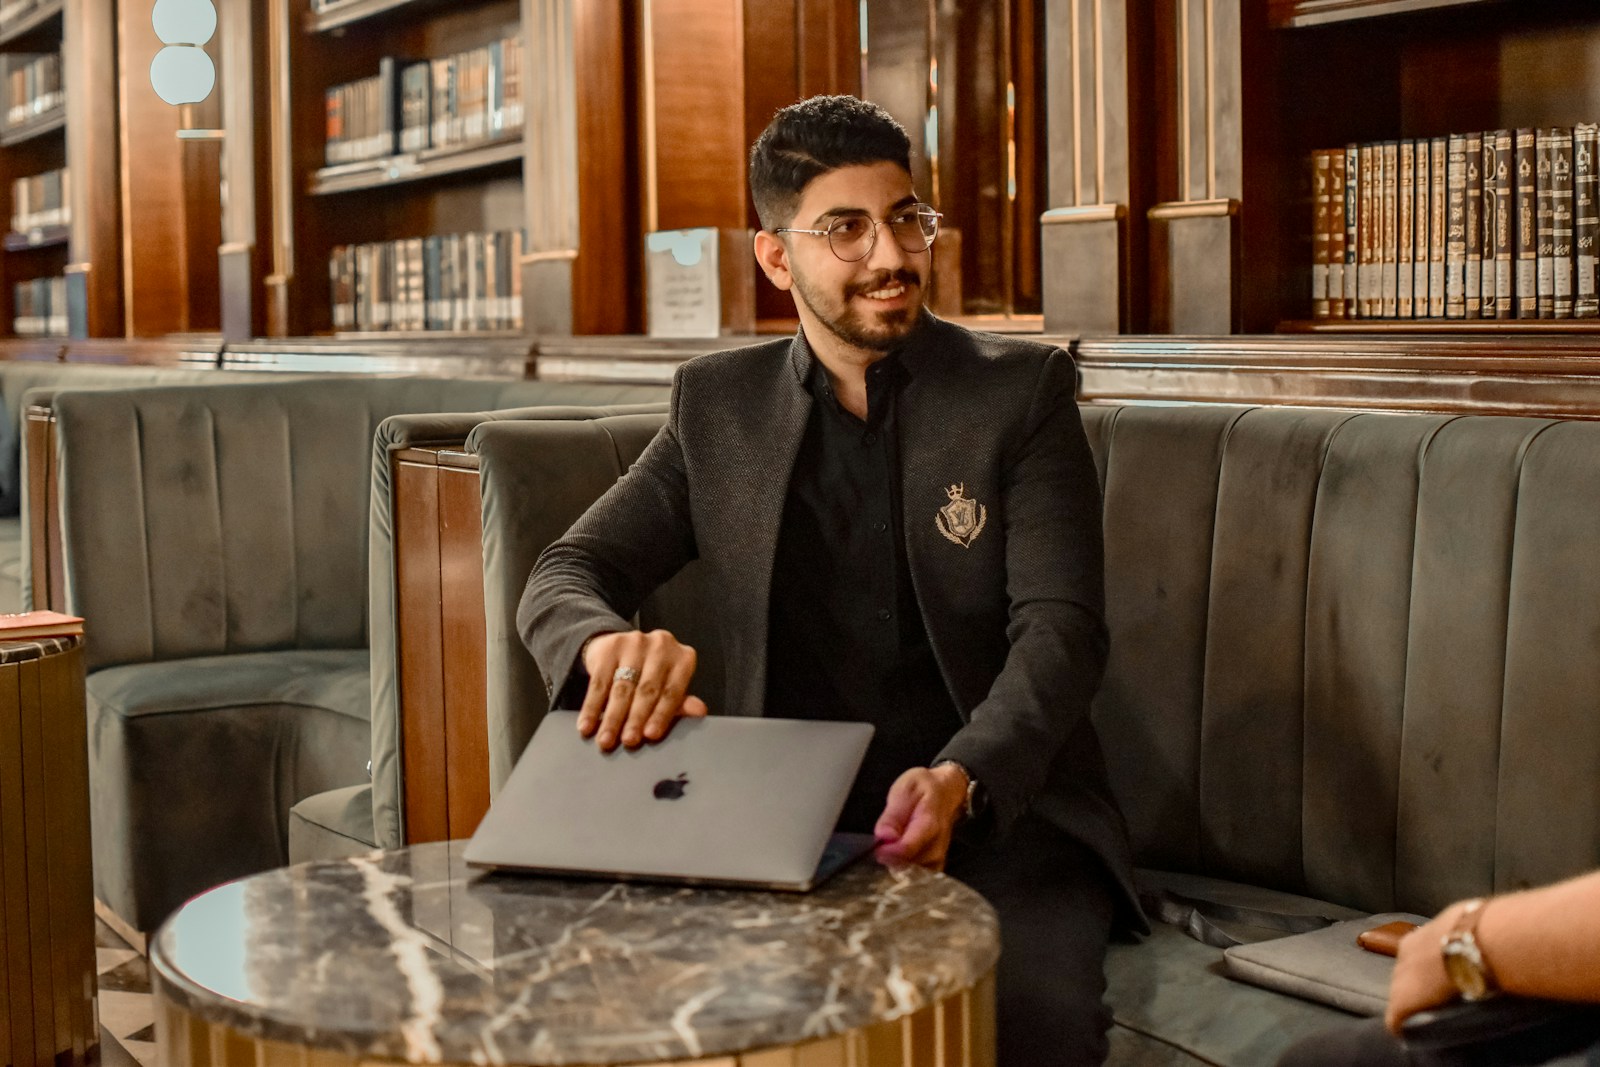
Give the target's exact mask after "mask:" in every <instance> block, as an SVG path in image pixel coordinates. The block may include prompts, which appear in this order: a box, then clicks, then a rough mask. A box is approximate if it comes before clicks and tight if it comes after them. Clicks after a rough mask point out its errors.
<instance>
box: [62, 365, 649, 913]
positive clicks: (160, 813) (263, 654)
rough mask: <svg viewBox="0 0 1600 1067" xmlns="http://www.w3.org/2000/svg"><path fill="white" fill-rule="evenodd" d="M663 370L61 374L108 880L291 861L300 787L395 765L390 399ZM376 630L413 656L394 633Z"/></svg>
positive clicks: (145, 906)
mask: <svg viewBox="0 0 1600 1067" xmlns="http://www.w3.org/2000/svg"><path fill="white" fill-rule="evenodd" d="M210 373H214V372H210ZM663 393H664V391H663V390H662V389H660V388H658V387H639V386H625V385H611V384H579V383H561V382H538V381H475V380H452V379H419V378H383V377H362V378H354V377H351V378H344V377H340V378H328V377H326V376H324V377H319V378H307V379H296V380H284V379H282V378H278V377H275V376H274V377H266V376H260V377H253V378H252V379H251V380H249V381H239V382H230V383H227V384H193V385H183V386H166V387H160V386H156V387H149V388H124V389H82V390H78V389H61V390H59V391H57V392H56V393H55V395H54V397H53V400H52V406H53V408H54V411H55V416H56V449H57V456H58V485H57V490H58V493H59V499H60V508H61V524H62V539H63V553H64V560H63V565H64V573H65V582H66V594H67V605H68V608H69V610H71V611H73V612H75V613H77V614H80V615H82V616H84V617H85V619H86V620H87V630H88V635H89V640H88V647H87V656H88V667H89V672H90V673H89V676H88V681H87V685H88V705H89V716H90V723H89V731H90V758H91V774H92V782H91V808H92V818H93V830H94V861H95V892H96V896H97V898H98V899H99V900H100V901H102V902H103V903H104V904H105V905H106V906H108V907H109V908H110V909H111V910H112V911H114V912H115V913H116V914H117V915H118V916H120V917H121V919H122V920H124V921H125V922H126V923H127V924H129V925H130V926H131V927H133V928H134V929H136V930H140V931H147V932H148V931H150V930H153V929H154V927H155V926H156V925H157V924H158V923H159V922H160V921H161V919H163V918H164V917H165V916H166V915H167V914H168V913H169V912H170V911H171V910H172V909H173V908H175V907H177V906H178V905H179V904H181V903H182V902H183V901H184V900H185V899H187V898H188V897H189V896H191V895H193V894H194V893H197V892H200V891H202V890H204V889H206V888H209V887H210V886H213V885H216V884H218V883H220V882H223V881H226V880H228V879H231V878H235V877H239V876H242V875H245V874H249V873H252V872H255V871H259V870H264V869H267V868H270V867H275V866H279V865H282V864H283V863H285V862H287V860H288V858H289V851H288V837H289V825H290V810H291V808H292V807H293V806H294V805H295V804H296V803H297V802H298V801H300V800H302V799H304V798H306V797H309V796H313V795H316V794H321V793H326V792H328V791H330V790H334V789H337V788H340V787H357V788H358V789H359V788H360V787H363V786H365V785H366V784H367V783H368V781H369V779H368V764H369V762H371V763H373V764H374V769H375V770H384V771H385V773H394V770H395V767H394V760H393V759H392V758H391V759H389V760H388V761H387V763H386V762H385V761H384V760H383V759H374V756H375V752H374V743H373V742H374V739H373V732H372V730H371V727H370V725H369V723H370V722H371V720H372V718H373V698H374V692H373V686H374V679H373V672H372V670H371V669H370V664H371V657H370V654H369V644H371V643H372V639H373V630H372V627H371V626H369V601H368V593H369V585H370V583H369V580H368V573H369V571H368V565H369V559H368V553H369V518H370V516H371V514H372V492H373V466H374V465H373V458H372V457H373V440H374V432H375V430H376V429H377V427H378V426H379V425H380V424H381V423H382V422H383V420H384V419H386V418H388V417H389V416H391V415H396V414H404V413H423V412H440V411H446V412H447V411H480V410H491V409H501V408H508V407H530V406H536V405H549V404H559V405H585V406H588V405H596V404H605V403H629V402H636V401H648V400H652V399H657V398H659V397H661V396H662V395H663ZM385 484H386V483H385ZM379 584H380V589H381V588H383V585H382V583H379ZM378 617H379V618H380V619H382V622H381V623H380V626H383V625H387V626H392V625H393V623H392V619H389V618H387V617H385V616H383V615H382V614H381V613H380V615H379V616H378ZM378 645H379V647H387V649H388V650H389V651H388V652H387V653H386V654H387V655H390V656H392V649H393V642H392V640H390V641H389V643H388V644H387V646H384V645H383V641H382V640H381V639H380V641H379V642H378ZM389 669H390V670H392V664H391V665H390V667H389ZM380 674H381V672H380ZM390 740H391V741H392V738H390ZM388 795H389V794H387V793H386V794H385V796H388ZM374 803H377V804H379V805H381V804H382V803H383V800H382V799H381V798H380V799H379V800H377V801H375V802H374ZM378 810H379V811H380V812H382V811H384V809H383V808H382V807H381V806H380V807H379V809H378ZM347 814H349V813H347ZM357 815H359V811H357V812H354V813H353V815H352V817H354V816H357ZM391 815H392V813H391ZM372 819H373V815H372V813H371V812H370V811H369V812H368V813H367V814H366V820H367V821H368V822H369V823H371V821H372ZM385 840H388V839H387V838H385Z"/></svg>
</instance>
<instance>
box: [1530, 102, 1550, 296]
mask: <svg viewBox="0 0 1600 1067" xmlns="http://www.w3.org/2000/svg"><path fill="white" fill-rule="evenodd" d="M1554 140H1555V137H1554V134H1553V133H1552V131H1550V130H1549V129H1541V130H1539V131H1538V132H1537V134H1536V136H1535V137H1534V153H1535V155H1534V161H1535V162H1534V182H1535V190H1536V192H1535V196H1536V197H1537V204H1538V207H1537V209H1536V210H1535V214H1534V221H1533V224H1534V233H1535V234H1536V235H1537V236H1536V243H1535V247H1536V248H1537V249H1538V251H1537V253H1536V254H1537V255H1538V264H1539V268H1538V275H1539V317H1540V318H1541V319H1550V318H1554V317H1555V313H1556V263H1555V229H1556V227H1555V216H1556V203H1555V189H1554V188H1553V187H1552V185H1551V175H1552V170H1551V163H1552V161H1553V156H1554V152H1553V145H1552V142H1553V141H1554Z"/></svg>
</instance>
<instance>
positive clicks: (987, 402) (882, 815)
mask: <svg viewBox="0 0 1600 1067" xmlns="http://www.w3.org/2000/svg"><path fill="white" fill-rule="evenodd" d="M750 185H751V191H752V194H753V196H754V198H755V202H756V209H757V212H758V213H759V215H760V217H761V222H762V227H763V228H762V231H761V232H760V233H759V234H758V235H757V236H756V241H755V253H756V258H757V260H758V261H759V262H760V264H761V268H762V270H763V271H764V272H765V273H766V275H767V277H768V278H769V279H771V281H772V282H773V284H774V285H776V286H778V287H779V288H780V289H785V290H788V291H790V292H791V293H793V294H794V297H795V307H796V310H797V312H798V313H799V317H800V323H801V328H800V332H799V334H798V335H797V336H796V337H795V338H794V339H793V340H792V341H791V340H784V341H777V342H771V343H767V344H761V345H755V346H753V347H750V348H746V349H741V350H738V351H734V352H721V353H715V354H712V355H708V356H704V357H701V358H699V359H695V360H691V361H690V362H689V363H687V364H685V365H684V366H683V367H682V368H681V369H680V370H679V372H678V375H677V378H676V381H675V384H674V388H673V399H672V409H671V414H670V416H669V419H668V422H667V425H666V426H665V428H663V430H662V431H661V433H660V434H659V436H657V437H656V439H655V440H654V441H653V442H652V443H651V444H650V446H649V447H648V448H647V449H646V450H645V452H644V454H643V455H642V456H641V457H640V459H639V461H638V463H637V464H635V465H634V467H633V469H632V470H631V471H629V472H628V474H627V475H625V476H624V477H623V478H622V479H621V480H620V481H619V482H618V483H617V485H616V486H615V487H614V488H613V489H611V490H610V491H609V492H608V493H606V494H605V496H603V497H602V498H601V499H600V500H599V501H597V502H596V504H595V505H594V507H593V508H591V509H590V511H589V512H588V513H587V514H586V515H584V516H583V517H582V518H581V519H580V520H579V521H578V522H577V523H576V524H575V525H574V526H573V528H572V529H571V531H569V532H568V534H567V535H566V536H565V537H564V538H562V539H561V540H560V541H558V542H557V543H556V544H554V545H552V546H551V547H550V549H549V550H548V551H546V553H545V554H544V555H543V556H542V557H541V559H540V560H539V562H538V564H537V565H536V566H535V568H534V572H533V574H532V576H531V577H530V579H529V582H528V587H527V590H526V592H525V594H524V597H523V601H522V605H521V608H520V611H519V615H518V623H519V628H520V631H521V634H522V637H523V640H524V641H525V642H526V643H527V645H528V647H529V649H530V650H531V651H532V652H533V654H534V657H535V658H536V659H537V660H538V662H539V665H540V668H541V670H542V671H543V673H544V675H545V680H546V683H547V685H548V686H550V688H551V691H552V692H553V693H555V694H556V696H557V698H558V701H560V700H561V699H562V698H566V702H567V703H569V704H576V703H577V702H578V700H579V694H580V693H581V694H582V696H581V700H582V709H581V712H580V715H579V729H580V731H582V732H583V733H584V734H585V736H594V737H596V738H597V743H598V745H599V747H600V748H602V749H604V750H607V751H609V750H611V749H612V748H614V747H615V746H616V745H617V744H618V743H621V744H623V745H626V746H630V747H631V746H636V745H639V744H641V743H644V742H647V741H655V740H659V739H660V738H662V737H664V736H665V735H666V733H667V731H668V730H669V729H670V728H671V725H672V723H673V722H674V721H675V720H676V719H677V718H679V717H681V716H685V715H704V714H706V712H707V708H706V706H705V704H704V702H703V701H701V700H699V699H698V698H697V697H695V696H693V695H692V694H691V688H692V684H693V679H694V670H695V654H694V651H693V649H690V648H687V647H685V646H684V645H682V644H680V643H679V642H678V641H677V639H676V638H674V637H673V636H672V635H671V634H668V633H665V632H662V631H656V632H652V633H643V634H642V633H638V632H635V631H633V630H632V629H631V628H630V626H629V624H628V622H627V621H626V618H627V616H629V615H630V614H632V613H633V612H634V610H635V609H636V607H637V606H638V604H639V603H640V601H641V600H642V599H643V598H644V597H645V596H646V595H648V593H649V592H650V591H651V590H652V589H654V588H655V587H656V586H657V585H658V584H660V583H661V582H662V581H664V580H665V579H667V578H668V577H670V576H671V575H672V574H673V573H674V572H676V571H677V570H678V569H679V568H680V567H682V566H683V565H684V564H685V563H686V562H688V561H689V560H691V559H696V558H698V559H700V560H701V561H702V563H703V565H704V566H705V567H706V568H707V569H708V571H709V581H710V582H711V583H712V584H713V587H714V588H716V589H717V590H719V592H720V593H721V595H722V598H723V599H722V601H721V602H720V604H719V607H720V611H721V614H720V619H719V625H720V633H721V635H722V642H723V650H724V653H725V656H726V660H727V664H728V676H727V684H726V689H725V692H726V698H727V703H728V707H727V708H726V709H719V710H726V711H729V712H732V713H735V714H766V715H772V716H779V717H788V718H818V717H829V718H849V719H856V720H865V721H869V722H873V723H875V724H876V725H877V727H878V730H877V735H876V737H875V739H874V741H873V744H872V746H871V748H870V749H869V751H868V754H867V757H866V761H865V764H864V766H863V768H862V771H861V774H860V776H859V778H858V780H857V783H856V787H855V789H854V790H853V792H852V794H851V797H850V799H849V801H848V802H847V804H846V808H845V812H844V815H843V817H842V818H841V820H840V827H841V829H846V830H866V831H874V832H875V833H876V835H877V837H878V839H879V848H878V857H879V859H880V860H883V861H885V862H910V863H916V864H921V865H923V866H926V867H930V868H933V869H935V870H938V869H943V868H945V867H946V866H948V869H949V871H950V872H951V873H952V874H954V875H956V876H957V877H960V878H962V879H963V880H965V881H966V882H967V883H968V884H970V885H972V886H973V887H974V888H976V889H978V890H979V891H980V892H982V893H983V894H984V895H985V896H986V897H988V898H989V900H990V901H991V902H992V903H993V904H994V905H995V907H996V909H997V910H998V912H999V914H1000V917H1001V930H1002V955H1001V960H1000V971H999V976H998V978H999V986H998V988H999V998H998V999H999V1009H998V1011H999V1027H1000V1037H999V1041H1000V1047H1001V1062H1002V1063H1003V1064H1005V1065H1007V1067H1046V1065H1049V1064H1066V1063H1072V1064H1077V1063H1098V1062H1100V1061H1101V1060H1102V1059H1103V1058H1104V1055H1105V1051H1106V1038H1105V1031H1106V1028H1107V1026H1108V1025H1109V1021H1110V1020H1109V1013H1108V1012H1107V1011H1106V1010H1105V1008H1104V1006H1103V1005H1102V1003H1101V997H1102V994H1103V992H1104V978H1103V975H1102V961H1103V957H1104V953H1105V947H1106V942H1107V938H1108V936H1109V933H1110V930H1111V928H1112V925H1113V922H1114V921H1115V920H1117V919H1121V920H1122V921H1124V922H1125V923H1127V924H1130V925H1142V922H1143V920H1142V919H1141V918H1140V917H1139V912H1138V906H1137V904H1136V903H1134V898H1133V896H1132V892H1131V890H1130V887H1129V858H1128V846H1127V840H1126V831H1125V828H1124V825H1123V822H1122V818H1121V815H1120V813H1119V812H1118V811H1117V808H1116V805H1115V803H1114V802H1113V800H1112V799H1111V795H1110V791H1109V789H1108V787H1107V784H1106V776H1105V770H1104V767H1103V762H1102V758H1101V753H1100V746H1099V741H1098V739H1097V738H1096V736H1095V732H1094V728H1093V727H1092V726H1091V725H1090V722H1089V717H1088V712H1089V702H1090V699H1091V698H1092V697H1093V695H1094V692H1095V690H1096V688H1097V687H1098V686H1099V684H1100V678H1101V673H1102V670H1103V667H1104V663H1105V655H1106V633H1105V626H1104V622H1103V619H1102V614H1103V612H1102V600H1103V588H1102V587H1103V580H1102V573H1101V540H1100V537H1101V535H1100V522H1101V519H1100V500H1099V489H1098V483H1097V479H1096V476H1095V468H1094V464H1093V461H1092V459H1091V456H1090V453H1089V449H1088V444H1087V442H1086V440H1085V438H1084V434H1083V428H1082V425H1081V423H1080V421H1079V417H1078V412H1077V406H1076V402H1075V399H1074V385H1075V375H1074V371H1073V367H1072V364H1071V361H1070V359H1069V358H1068V356H1067V355H1066V354H1065V353H1064V352H1062V351H1060V350H1059V349H1052V348H1049V347H1046V346H1043V345H1038V344H1033V343H1028V342H1023V341H1016V340H1010V341H1007V340H1002V339H1000V338H996V337H985V336H979V335H976V334H973V333H970V332H968V331H967V330H964V329H961V328H959V327H957V326H954V325H951V324H949V323H945V322H941V321H939V320H937V319H935V318H933V317H932V316H931V315H929V314H928V313H927V312H926V311H924V310H923V301H924V295H925V288H926V285H927V283H928V279H929V273H930V268H931V256H932V253H931V251H930V245H931V242H932V241H933V239H934V237H935V236H936V234H937V228H938V219H939V215H938V213H937V212H935V211H933V210H932V209H931V208H929V207H928V206H926V205H923V204H921V203H919V202H918V200H917V198H916V195H915V193H914V191H913V189H912V183H911V174H910V145H909V142H908V139H907V138H906V135H905V131H904V130H902V129H901V128H900V127H899V125H898V124H896V123H895V122H894V120H893V119H891V118H890V117H889V116H888V114H887V113H885V112H884V111H882V110H881V109H880V108H878V107H876V106H874V105H871V104H867V103H864V102H862V101H860V100H857V99H855V98H853V97H818V98H813V99H811V100H807V101H804V102H802V103H799V104H796V105H793V106H791V107H789V108H785V109H784V110H783V111H781V112H779V113H778V115H777V116H776V117H775V118H774V119H773V121H772V124H771V125H770V126H768V128H767V130H766V131H765V132H764V133H763V134H762V135H761V137H760V139H759V140H757V142H756V144H755V147H754V149H753V150H752V152H751V162H750Z"/></svg>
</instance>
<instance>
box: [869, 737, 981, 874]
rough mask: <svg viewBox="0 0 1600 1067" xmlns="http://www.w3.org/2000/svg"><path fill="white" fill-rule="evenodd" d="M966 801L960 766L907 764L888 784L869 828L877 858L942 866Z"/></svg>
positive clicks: (928, 865)
mask: <svg viewBox="0 0 1600 1067" xmlns="http://www.w3.org/2000/svg"><path fill="white" fill-rule="evenodd" d="M966 806H967V776H966V774H965V773H964V772H963V771H962V770H961V768H960V767H957V766H956V765H955V764H953V763H945V764H941V765H940V766H938V767H935V768H933V769H932V770H929V769H928V768H926V767H913V768H912V769H911V770H909V771H907V772H906V773H904V774H902V775H901V776H900V777H899V778H896V779H895V782H894V785H892V786H890V787H889V800H888V802H887V803H886V804H885V805H884V808H883V814H882V815H880V816H879V817H878V825H877V826H876V827H875V828H874V830H873V835H874V836H875V837H876V838H877V839H878V847H877V851H876V852H875V855H876V856H877V858H878V861H879V862H880V863H912V864H915V865H916V866H918V867H926V868H928V869H929V870H931V871H942V870H944V861H945V857H946V856H947V855H949V852H950V835H951V834H952V833H954V832H955V828H956V823H957V822H958V821H960V819H961V813H962V812H963V811H965V810H966Z"/></svg>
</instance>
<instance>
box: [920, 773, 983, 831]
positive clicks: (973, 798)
mask: <svg viewBox="0 0 1600 1067" xmlns="http://www.w3.org/2000/svg"><path fill="white" fill-rule="evenodd" d="M946 764H949V765H950V766H952V767H954V768H956V769H957V770H958V771H960V772H961V773H962V774H964V775H966V777H967V803H966V806H965V807H964V808H963V809H962V816H963V817H964V818H966V819H969V820H970V819H976V818H977V817H978V816H980V815H982V814H983V812H984V809H985V808H986V807H988V800H989V796H988V791H987V790H985V789H984V788H983V786H982V785H980V784H979V783H978V779H977V778H975V777H973V774H972V772H971V771H970V770H968V769H967V765H966V764H964V763H961V762H960V761H958V760H953V759H942V760H938V761H937V762H935V763H934V765H933V767H932V768H929V769H930V770H933V769H937V768H939V767H943V766H945V765H946Z"/></svg>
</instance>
